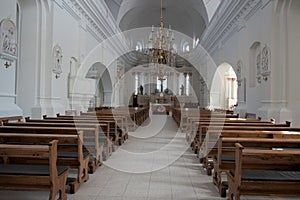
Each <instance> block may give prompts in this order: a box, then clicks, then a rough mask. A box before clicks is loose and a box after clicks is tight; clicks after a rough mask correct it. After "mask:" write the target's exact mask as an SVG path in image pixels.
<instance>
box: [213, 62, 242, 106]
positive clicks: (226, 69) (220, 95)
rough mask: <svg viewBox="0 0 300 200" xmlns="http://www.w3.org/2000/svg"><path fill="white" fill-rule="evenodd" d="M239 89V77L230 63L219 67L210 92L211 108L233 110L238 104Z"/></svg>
mask: <svg viewBox="0 0 300 200" xmlns="http://www.w3.org/2000/svg"><path fill="white" fill-rule="evenodd" d="M237 88H238V86H237V76H236V73H235V71H234V69H233V67H232V66H231V65H230V64H228V63H223V64H221V65H219V67H218V68H217V70H216V72H215V75H214V78H213V81H212V86H211V91H210V106H211V108H213V109H216V108H217V109H228V110H232V109H233V108H234V105H236V103H237Z"/></svg>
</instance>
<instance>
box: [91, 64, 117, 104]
mask: <svg viewBox="0 0 300 200" xmlns="http://www.w3.org/2000/svg"><path fill="white" fill-rule="evenodd" d="M86 78H89V79H95V80H96V82H95V84H96V85H95V94H94V97H92V99H91V100H90V102H89V107H90V108H95V107H101V106H111V105H112V81H111V77H110V73H109V71H108V69H107V68H106V66H105V65H104V64H102V63H100V62H97V63H94V64H93V65H92V66H91V67H90V69H89V70H88V72H87V74H86Z"/></svg>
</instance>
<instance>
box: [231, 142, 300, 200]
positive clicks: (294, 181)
mask: <svg viewBox="0 0 300 200" xmlns="http://www.w3.org/2000/svg"><path fill="white" fill-rule="evenodd" d="M235 147H236V152H235V168H234V170H229V171H228V172H227V179H228V187H229V200H233V199H235V200H240V195H244V194H246V195H258V196H259V195H266V196H271V195H276V196H297V197H300V190H299V188H300V171H299V169H300V168H299V166H300V150H299V149H297V150H261V149H247V148H245V147H243V146H242V145H241V144H239V143H236V144H235Z"/></svg>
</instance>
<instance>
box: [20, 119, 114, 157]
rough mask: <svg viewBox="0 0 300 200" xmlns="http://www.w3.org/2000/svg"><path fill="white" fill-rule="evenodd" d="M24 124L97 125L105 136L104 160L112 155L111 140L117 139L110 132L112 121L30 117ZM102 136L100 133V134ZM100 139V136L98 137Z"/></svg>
mask: <svg viewBox="0 0 300 200" xmlns="http://www.w3.org/2000/svg"><path fill="white" fill-rule="evenodd" d="M25 120H26V122H36V123H54V124H61V123H63V124H66V123H69V124H74V126H76V127H77V126H81V125H83V124H99V125H100V126H101V131H103V132H104V133H105V135H106V142H105V144H104V146H106V152H105V158H103V159H107V158H108V157H109V156H110V155H111V153H112V149H113V148H112V144H114V143H115V142H116V141H113V138H115V137H118V136H117V134H116V133H111V132H110V127H111V125H110V124H111V123H113V124H114V126H115V123H114V122H113V121H98V120H70V119H54V118H53V119H43V120H40V119H30V117H26V118H25ZM102 124H106V125H105V126H106V128H105V127H103V126H102ZM100 134H101V135H102V132H101V133H100ZM100 139H101V136H100Z"/></svg>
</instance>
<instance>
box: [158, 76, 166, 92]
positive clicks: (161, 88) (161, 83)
mask: <svg viewBox="0 0 300 200" xmlns="http://www.w3.org/2000/svg"><path fill="white" fill-rule="evenodd" d="M158 80H160V92H163V83H164V80H166V79H165V78H159V79H158Z"/></svg>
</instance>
